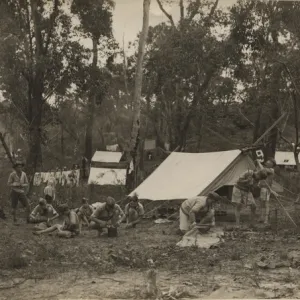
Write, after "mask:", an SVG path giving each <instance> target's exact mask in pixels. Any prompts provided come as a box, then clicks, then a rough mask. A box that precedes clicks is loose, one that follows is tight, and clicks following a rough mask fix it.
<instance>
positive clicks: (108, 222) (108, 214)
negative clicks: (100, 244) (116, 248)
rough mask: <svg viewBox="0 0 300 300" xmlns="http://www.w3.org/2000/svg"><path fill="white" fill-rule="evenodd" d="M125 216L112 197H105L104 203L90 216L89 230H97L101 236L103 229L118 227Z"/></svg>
mask: <svg viewBox="0 0 300 300" xmlns="http://www.w3.org/2000/svg"><path fill="white" fill-rule="evenodd" d="M125 218H126V216H125V214H124V212H123V210H122V209H121V207H120V206H119V205H118V204H116V201H115V199H114V198H112V197H107V200H106V202H105V203H101V204H100V205H99V206H98V207H97V209H96V210H95V211H94V213H93V214H92V215H91V222H90V228H91V229H96V230H98V236H101V234H102V232H103V228H109V227H119V226H120V224H121V223H122V222H123V221H124V220H125Z"/></svg>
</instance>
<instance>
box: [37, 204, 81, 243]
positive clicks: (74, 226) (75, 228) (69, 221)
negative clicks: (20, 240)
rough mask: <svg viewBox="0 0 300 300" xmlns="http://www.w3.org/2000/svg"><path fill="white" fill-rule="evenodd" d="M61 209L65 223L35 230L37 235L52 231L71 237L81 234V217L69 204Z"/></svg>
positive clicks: (60, 235) (61, 235)
mask: <svg viewBox="0 0 300 300" xmlns="http://www.w3.org/2000/svg"><path fill="white" fill-rule="evenodd" d="M60 211H61V212H62V214H63V216H64V222H63V224H62V225H61V224H56V225H53V226H51V227H50V228H47V229H45V230H40V231H36V232H34V234H36V235H40V234H45V233H51V232H54V231H57V235H58V236H59V237H64V238H70V237H73V236H75V235H78V234H79V219H78V216H77V214H76V212H75V211H74V210H71V209H70V208H69V207H68V205H67V204H63V205H61V207H60Z"/></svg>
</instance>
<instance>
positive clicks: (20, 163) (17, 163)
mask: <svg viewBox="0 0 300 300" xmlns="http://www.w3.org/2000/svg"><path fill="white" fill-rule="evenodd" d="M18 166H21V167H24V166H25V164H24V163H23V162H22V161H16V162H15V163H14V165H13V167H14V168H16V167H18Z"/></svg>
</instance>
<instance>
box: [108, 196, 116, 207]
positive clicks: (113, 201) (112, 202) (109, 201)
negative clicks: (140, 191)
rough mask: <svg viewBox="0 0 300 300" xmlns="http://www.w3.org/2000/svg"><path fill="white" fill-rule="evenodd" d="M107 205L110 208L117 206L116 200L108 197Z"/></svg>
mask: <svg viewBox="0 0 300 300" xmlns="http://www.w3.org/2000/svg"><path fill="white" fill-rule="evenodd" d="M106 204H107V205H108V206H114V205H115V204H116V200H115V199H114V198H113V197H107V199H106Z"/></svg>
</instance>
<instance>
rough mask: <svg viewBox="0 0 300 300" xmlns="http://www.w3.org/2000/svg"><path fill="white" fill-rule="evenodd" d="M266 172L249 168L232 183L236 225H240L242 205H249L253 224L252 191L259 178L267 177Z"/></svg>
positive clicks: (253, 203)
mask: <svg viewBox="0 0 300 300" xmlns="http://www.w3.org/2000/svg"><path fill="white" fill-rule="evenodd" d="M268 174H269V172H268V170H267V169H262V170H259V171H253V170H249V171H246V172H244V173H243V174H242V175H241V176H240V178H239V179H238V180H237V182H236V184H235V185H234V187H233V191H232V203H234V204H235V219H236V225H237V226H240V216H241V210H242V207H243V206H246V207H248V206H250V209H251V223H252V224H254V222H255V212H256V203H255V200H254V197H253V194H252V191H253V188H254V187H255V186H256V185H257V184H258V183H259V181H260V180H265V179H266V178H267V177H268Z"/></svg>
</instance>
